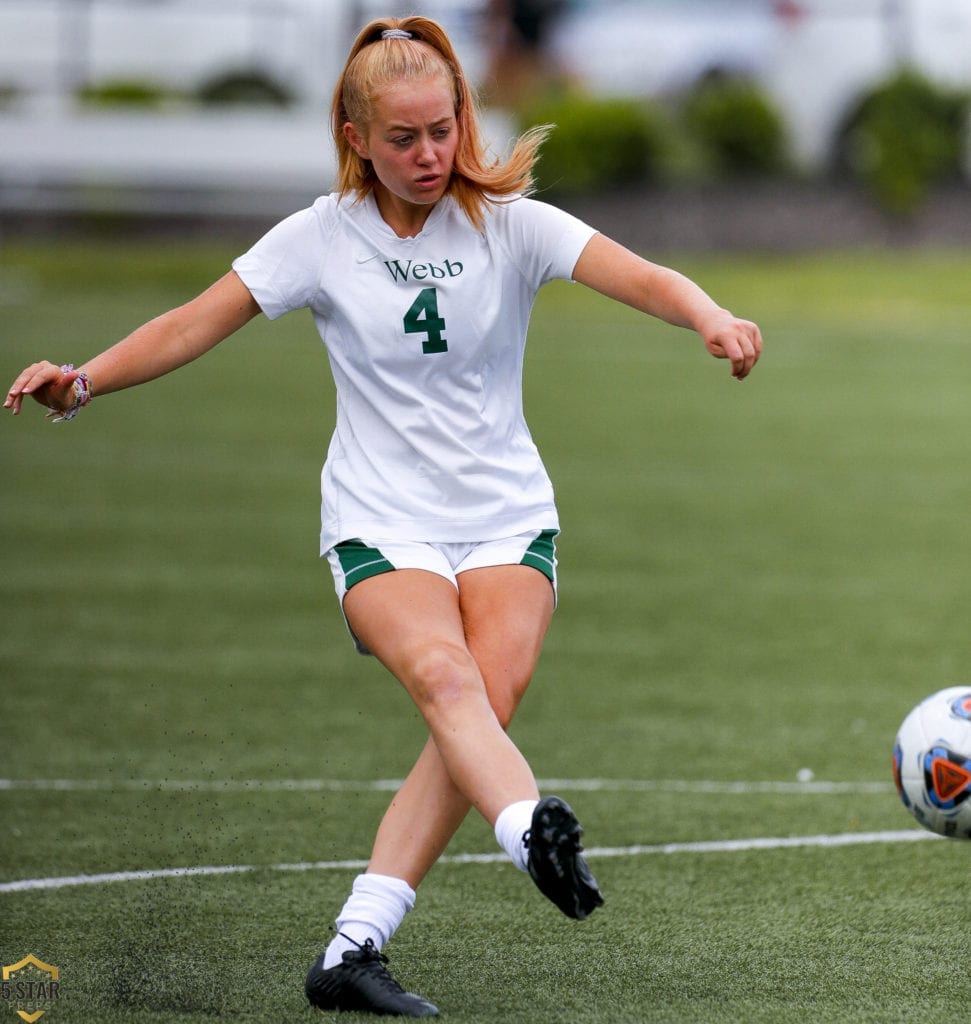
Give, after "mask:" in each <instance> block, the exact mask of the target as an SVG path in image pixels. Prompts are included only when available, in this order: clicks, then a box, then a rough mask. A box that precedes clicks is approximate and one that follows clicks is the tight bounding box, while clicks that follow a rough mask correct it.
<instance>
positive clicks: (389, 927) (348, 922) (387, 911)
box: [324, 874, 415, 969]
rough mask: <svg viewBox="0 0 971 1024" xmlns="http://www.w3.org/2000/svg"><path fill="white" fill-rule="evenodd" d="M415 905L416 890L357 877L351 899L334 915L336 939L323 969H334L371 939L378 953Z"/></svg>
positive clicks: (381, 878)
mask: <svg viewBox="0 0 971 1024" xmlns="http://www.w3.org/2000/svg"><path fill="white" fill-rule="evenodd" d="M414 905H415V890H414V889H412V887H411V886H410V885H409V884H408V883H407V882H405V881H403V880H402V879H400V878H392V877H391V876H390V875H371V874H365V875H358V876H357V878H355V879H354V885H353V887H352V888H351V895H350V896H348V898H347V902H346V903H345V904H344V906H343V907H342V909H341V912H340V913H339V914H338V915H337V935H336V936H334V938H333V939H332V940H331V943H330V945H329V946H328V947H327V952H326V953H325V954H324V968H325V969H327V968H330V967H334V966H336V965H337V964H339V963H340V962H341V958H342V957H343V956H344V954H345V953H346V952H348V951H349V950H353V949H357V948H358V946H363V945H364V942H365V940H367V939H370V940H371V941H372V942H373V943H374V945H375V947H376V948H377V949H380V948H381V947H382V946H383V945H384V944H385V943H386V942H387V941H388V939H390V938H391V936H392V935H394V933H395V932H396V931H397V929H398V926H399V925H400V924H401V922H402V921H403V920H404V917H405V914H407V913H408V911H409V910H411V908H412V907H413V906H414Z"/></svg>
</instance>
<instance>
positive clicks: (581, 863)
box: [526, 796, 604, 921]
mask: <svg viewBox="0 0 971 1024" xmlns="http://www.w3.org/2000/svg"><path fill="white" fill-rule="evenodd" d="M582 835H583V829H582V828H581V827H580V822H578V821H577V817H576V815H575V814H574V813H573V811H572V810H571V808H570V805H569V804H567V803H566V802H565V801H563V800H561V799H560V798H559V797H558V796H548V797H544V799H542V800H540V802H539V803H538V804H537V805H536V809H535V810H534V811H533V820H532V825H531V827H530V830H529V833H528V838H527V840H526V845H527V848H528V850H529V857H528V861H527V865H528V867H529V874H530V877H531V878H532V879H533V881H534V882H535V883H536V885H537V886H538V887H539V891H540V892H541V893H542V894H543V895H544V896H546V897H547V898H548V899H550V900H552V901H553V902H554V903H555V904H556V905H557V906H558V907H559V908H560V910H562V911H563V913H564V914H566V916H567V917H572V918H575V919H576V920H577V921H582V920H583V919H584V918H585V917H587V916H588V915H589V914H592V913H593V911H594V910H596V909H597V907H599V906H602V905H603V901H604V898H603V895H602V894H601V892H600V886H598V885H597V880H596V879H595V878H594V877H593V875H592V874H591V872H590V868H588V867H587V862H586V861H585V860H584V859H583V857H582V856H581V854H580V851H581V850H582V849H583V847H582V846H581V845H580V837H581V836H582Z"/></svg>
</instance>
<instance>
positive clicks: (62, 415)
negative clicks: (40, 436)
mask: <svg viewBox="0 0 971 1024" xmlns="http://www.w3.org/2000/svg"><path fill="white" fill-rule="evenodd" d="M73 372H74V363H65V364H64V365H63V366H62V367H61V373H73ZM71 387H72V388H73V389H74V401H73V402H72V403H71V404H70V405H69V406H68V407H67V408H66V409H51V408H48V412H47V418H48V419H49V420H50V421H51V423H66V422H67V421H68V420H73V419H74V417H75V416H77V414H78V413H79V412H80V411H81V410H82V409H83V408H84V406H86V405H87V404H88V402H90V401H91V399H92V398H93V397H94V394H93V392H92V390H91V381H90V379H89V378H88V375H87V374H86V373H85V372H84V371H83V370H82V371H80V372H79V373H78V375H77V377H75V379H74V383H73V384H72V385H71Z"/></svg>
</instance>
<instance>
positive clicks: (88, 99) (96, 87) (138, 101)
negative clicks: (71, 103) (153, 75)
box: [77, 78, 177, 107]
mask: <svg viewBox="0 0 971 1024" xmlns="http://www.w3.org/2000/svg"><path fill="white" fill-rule="evenodd" d="M176 95H177V94H176V93H174V92H173V91H172V90H171V89H168V88H166V87H165V86H164V85H161V84H160V83H158V82H152V81H149V80H147V79H140V78H111V79H107V80H106V81H104V82H91V83H89V84H88V85H84V86H82V87H81V88H80V89H78V92H77V98H78V99H79V100H80V101H81V102H82V103H84V104H86V105H89V106H95V107H160V106H162V105H163V104H164V103H166V102H169V101H171V100H172V99H174V98H176Z"/></svg>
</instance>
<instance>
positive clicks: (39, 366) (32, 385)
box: [3, 360, 78, 416]
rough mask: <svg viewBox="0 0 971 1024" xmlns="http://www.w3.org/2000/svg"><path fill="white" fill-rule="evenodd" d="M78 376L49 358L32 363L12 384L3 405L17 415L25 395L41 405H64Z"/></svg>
mask: <svg viewBox="0 0 971 1024" xmlns="http://www.w3.org/2000/svg"><path fill="white" fill-rule="evenodd" d="M77 376H78V375H77V373H76V372H74V371H73V370H72V371H68V372H65V371H64V370H62V369H61V368H60V367H59V366H55V365H54V364H53V363H49V362H47V360H43V361H41V362H39V363H32V364H31V365H30V366H28V367H27V369H26V370H24V371H23V373H21V374H20V376H19V377H17V379H16V380H15V381H14V382H13V384H11V385H10V390H9V391H8V392H7V395H6V397H5V398H4V402H3V407H4V409H10V410H11V411H12V413H13V415H14V416H17V415H19V413H20V410H21V407H22V405H23V400H24V397H25V396H29V397H31V398H33V399H34V400H35V401H37V402H39V403H40V404H41V405H58V406H62V405H64V404H65V402H66V401H67V399H68V396H69V393H70V390H71V385H72V384H73V383H74V381H75V380H76V379H77ZM67 404H69V403H67Z"/></svg>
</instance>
